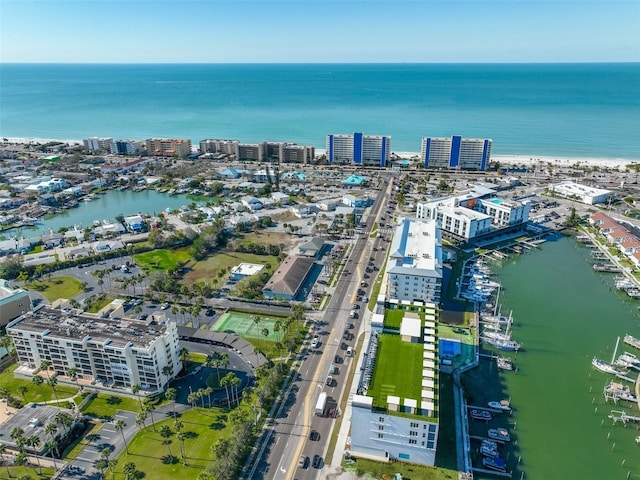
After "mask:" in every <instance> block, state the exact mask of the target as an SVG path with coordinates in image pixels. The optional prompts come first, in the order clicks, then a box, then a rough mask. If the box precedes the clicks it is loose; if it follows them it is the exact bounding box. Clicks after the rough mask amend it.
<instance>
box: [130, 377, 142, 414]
mask: <svg viewBox="0 0 640 480" xmlns="http://www.w3.org/2000/svg"><path fill="white" fill-rule="evenodd" d="M131 391H132V392H133V394H134V395H135V396H136V397H138V403H140V409H142V399H141V398H140V395H138V393H139V392H140V385H138V384H137V383H134V384H133V385H131Z"/></svg>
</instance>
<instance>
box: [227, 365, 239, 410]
mask: <svg viewBox="0 0 640 480" xmlns="http://www.w3.org/2000/svg"><path fill="white" fill-rule="evenodd" d="M229 375H230V376H231V378H230V380H229V385H231V389H232V390H235V391H236V406H239V405H240V399H239V398H238V385H240V378H238V376H237V375H236V374H235V373H233V372H229Z"/></svg>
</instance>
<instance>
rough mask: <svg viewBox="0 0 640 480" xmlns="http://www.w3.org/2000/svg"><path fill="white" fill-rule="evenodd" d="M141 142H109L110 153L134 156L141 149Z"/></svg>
mask: <svg viewBox="0 0 640 480" xmlns="http://www.w3.org/2000/svg"><path fill="white" fill-rule="evenodd" d="M142 145H143V142H136V141H133V140H114V141H113V142H111V153H113V154H114V155H136V154H137V153H138V152H139V151H140V150H141V149H142Z"/></svg>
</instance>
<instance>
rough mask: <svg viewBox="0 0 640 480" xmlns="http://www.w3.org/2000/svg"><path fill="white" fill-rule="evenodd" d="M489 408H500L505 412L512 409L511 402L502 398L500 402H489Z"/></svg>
mask: <svg viewBox="0 0 640 480" xmlns="http://www.w3.org/2000/svg"><path fill="white" fill-rule="evenodd" d="M488 405H489V408H490V409H492V410H500V411H503V412H510V411H511V402H509V400H500V401H499V402H489V403H488Z"/></svg>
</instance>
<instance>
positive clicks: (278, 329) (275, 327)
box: [273, 320, 282, 341]
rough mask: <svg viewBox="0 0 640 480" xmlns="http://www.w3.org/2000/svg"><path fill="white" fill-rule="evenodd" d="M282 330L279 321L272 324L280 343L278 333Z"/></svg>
mask: <svg viewBox="0 0 640 480" xmlns="http://www.w3.org/2000/svg"><path fill="white" fill-rule="evenodd" d="M281 330H282V322H281V321H280V320H276V322H275V323H274V324H273V331H274V332H275V333H276V335H277V336H278V341H280V331H281Z"/></svg>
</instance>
